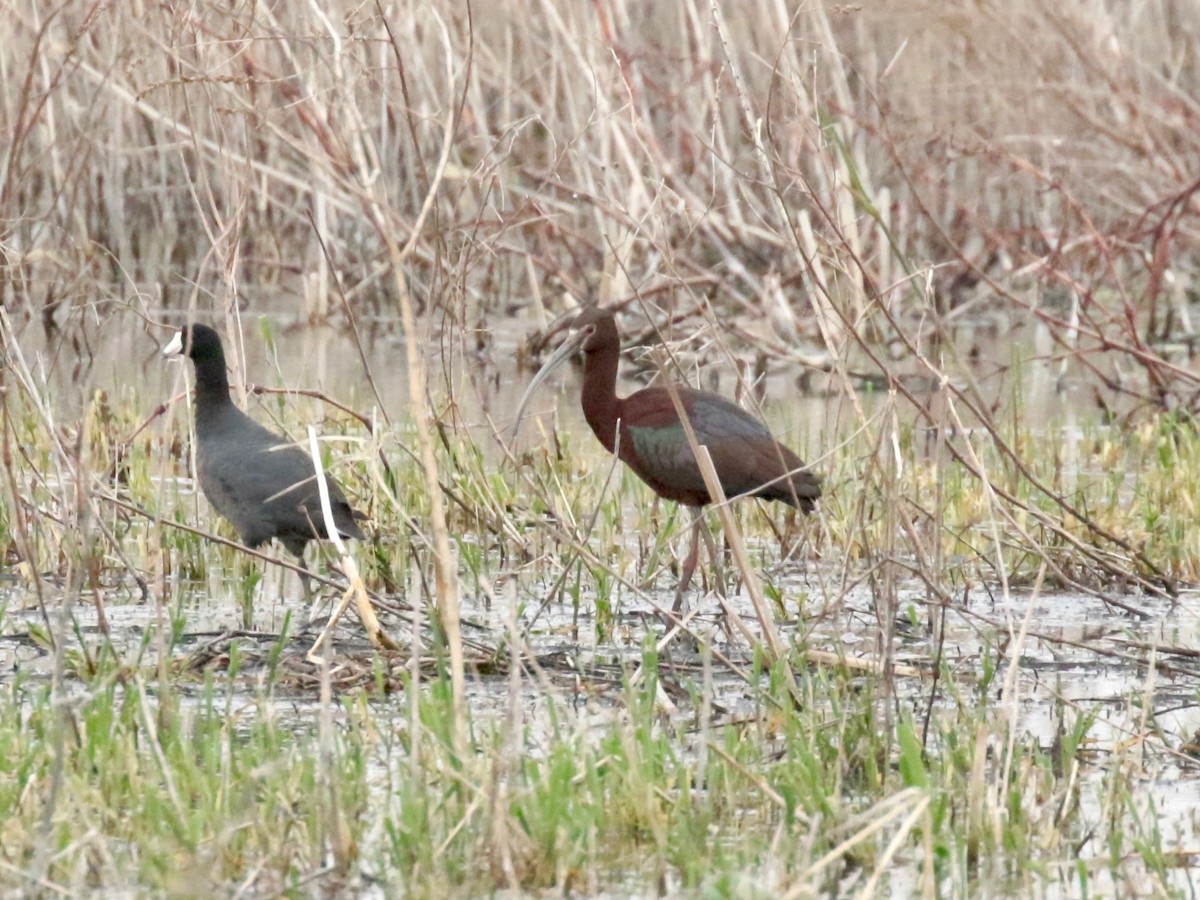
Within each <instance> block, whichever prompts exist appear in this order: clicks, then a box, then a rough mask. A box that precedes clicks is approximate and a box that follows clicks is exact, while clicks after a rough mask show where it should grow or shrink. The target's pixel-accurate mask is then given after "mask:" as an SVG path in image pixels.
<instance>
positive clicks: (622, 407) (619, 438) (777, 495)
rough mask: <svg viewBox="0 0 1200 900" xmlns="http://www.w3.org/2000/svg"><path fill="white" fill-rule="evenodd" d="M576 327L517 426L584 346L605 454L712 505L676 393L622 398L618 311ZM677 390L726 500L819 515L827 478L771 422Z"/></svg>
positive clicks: (659, 489) (586, 404)
mask: <svg viewBox="0 0 1200 900" xmlns="http://www.w3.org/2000/svg"><path fill="white" fill-rule="evenodd" d="M572 329H573V331H574V333H573V334H572V336H571V337H570V338H568V339H567V340H566V341H565V342H564V343H563V345H562V346H561V347H559V348H558V350H557V351H555V353H554V354H553V355H552V356H551V357H550V358H549V359H548V360H546V363H545V365H543V366H542V368H541V369H540V370H539V371H538V373H537V374H536V375H535V376H534V377H533V381H532V382H530V385H529V387H528V389H526V391H525V396H524V397H523V398H522V400H521V404H520V406H519V408H518V411H517V422H518V423H520V420H521V415H522V414H523V413H524V410H525V406H526V404H527V403H528V401H529V398H530V396H531V395H532V394H533V391H534V390H535V389H536V388H537V386H538V385H540V384H541V383H542V381H544V380H545V378H546V377H547V376H548V375H549V374H550V372H551V371H553V370H554V369H555V368H557V367H558V366H559V365H560V364H561V363H563V362H564V361H565V360H567V359H569V358H570V357H571V356H572V355H573V354H574V353H575V352H576V351H577V350H580V349H582V350H583V354H584V361H583V394H582V403H583V415H584V418H586V419H587V422H588V425H590V426H591V428H592V431H593V432H595V434H596V437H597V438H599V439H600V443H602V444H603V445H604V447H605V449H607V450H608V451H609V452H610V453H614V452H615V453H616V454H617V455H618V457H619V458H620V459H621V461H622V462H624V463H625V464H626V465H627V466H629V468H631V469H633V471H634V472H635V473H636V474H637V476H638V477H639V478H641V479H642V481H644V482H646V484H648V485H650V487H651V488H652V489H653V490H654V492H655V493H656V494H658V495H659V496H660V497H663V498H664V499H667V500H674V501H676V502H678V503H682V504H684V505H686V506H689V507H693V508H695V509H697V510H698V509H700V508H701V507H703V506H704V505H705V504H707V503H711V502H712V497H711V496H710V495H709V492H708V488H707V487H705V484H704V477H703V475H702V474H701V471H700V466H699V464H698V463H697V462H696V457H695V454H694V453H693V452H692V447H691V444H690V443H689V441H688V438H687V434H686V433H685V431H684V428H683V423H682V422H681V421H680V418H679V413H678V411H677V409H676V406H675V402H674V400H672V397H671V393H672V389H669V388H667V387H666V386H665V385H655V386H653V387H648V388H644V389H643V390H640V391H638V392H636V393H634V394H631V395H630V396H628V397H623V398H622V397H618V396H617V364H618V360H619V356H620V350H621V338H620V334H619V333H618V332H617V323H616V320H615V318H614V317H613V314H612V312H611V311H609V310H606V309H601V308H599V307H593V308H590V309H587V310H585V311H583V312H582V313H580V314H579V315H578V316H577V317H576V318H575V320H574V322H573V323H572ZM673 390H674V392H675V394H676V395H677V396H678V398H679V401H680V404H681V405H682V407H683V409H684V411H685V412H686V414H687V417H688V421H689V422H690V423H691V426H692V431H693V432H694V434H695V436H696V442H697V443H698V444H699V445H701V446H703V447H707V448H708V453H709V455H710V457H711V458H712V463H713V468H714V470H715V471H716V474H717V479H718V481H720V483H721V488H722V489H723V490H724V492H725V495H726V497H736V496H739V495H751V496H755V497H764V498H766V499H768V500H779V501H781V502H783V503H787V504H789V505H791V506H794V507H796V508H798V509H800V510H801V511H802V512H806V513H807V512H812V510H813V508H814V506H815V504H816V501H817V499H818V498H819V497H820V496H821V484H820V481H819V480H818V479H817V477H816V476H815V475H814V474H813V473H812V472H810V471H809V470H808V469H807V468H806V467H805V465H804V463H803V462H802V461H801V460H800V457H798V456H797V455H796V454H795V453H793V452H792V451H791V450H789V449H788V448H787V447H785V446H784V445H783V444H781V443H779V442H778V441H776V440H775V439H774V438H773V437H771V432H770V431H769V430H768V429H767V426H766V425H764V424H763V423H762V422H760V421H759V420H758V419H757V418H755V417H754V416H752V415H751V414H750V413H748V412H746V411H745V410H744V409H742V408H741V407H739V406H737V405H736V404H734V403H731V402H730V401H728V400H726V399H725V398H724V397H720V396H718V395H717V394H711V393H708V392H707V391H698V390H695V389H694V388H689V387H684V386H682V385H675V386H673ZM699 527H700V519H699V516H697V517H696V522H695V524H694V526H693V534H692V544H691V550H690V552H689V553H688V557H687V559H686V560H685V562H684V567H683V572H682V574H681V576H680V589H679V590H680V596H682V592H683V591H684V590H685V589H686V588H687V585H688V583H689V582H690V580H691V577H692V573H693V571H694V570H695V567H696V557H697V554H698V550H699ZM676 605H677V606H678V600H677V602H676Z"/></svg>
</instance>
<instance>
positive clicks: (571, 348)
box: [512, 329, 588, 438]
mask: <svg viewBox="0 0 1200 900" xmlns="http://www.w3.org/2000/svg"><path fill="white" fill-rule="evenodd" d="M587 337H588V335H587V333H586V332H585V331H584V330H582V329H581V330H579V331H577V332H575V333H574V334H571V335H569V336H568V337H567V339H566V340H565V341H563V342H562V344H561V345H560V346H559V348H558V349H557V350H555V351H554V352H553V353H552V354H551V355H550V358H549V359H547V360H546V361H545V362H544V363H542V367H541V368H540V369H538V370H537V374H536V375H534V376H533V380H532V381H530V382H529V387H527V388H525V393H524V394H522V395H521V402H520V403H518V404H517V416H516V419H515V420H514V422H513V426H512V437H513V438H516V436H517V433H518V432H519V431H520V430H521V422H522V420H523V419H524V418H525V409H526V407H528V406H529V401H530V400H531V399H532V398H533V394H534V391H536V390H537V389H538V388H539V387H541V384H542V382H543V381H545V380H546V379H547V378H549V377H550V373H551V372H553V371H554V370H555V369H557V368H558V367H559V366H561V365H562V364H563V363H565V362H566V361H567V360H568V359H570V358H571V357H572V356H574V355H575V354H576V353H578V352H579V348H580V347H581V346H583V342H584V341H585V340H587Z"/></svg>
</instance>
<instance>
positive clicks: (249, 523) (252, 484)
mask: <svg viewBox="0 0 1200 900" xmlns="http://www.w3.org/2000/svg"><path fill="white" fill-rule="evenodd" d="M163 355H164V356H182V355H185V356H188V357H189V358H190V359H191V360H192V362H193V363H194V364H195V367H196V469H197V471H196V475H197V478H198V480H199V482H200V489H201V490H202V491H203V492H204V496H205V497H207V498H208V502H209V503H211V504H212V505H213V508H214V509H216V511H217V512H219V513H220V514H221V515H222V516H224V517H225V518H226V519H228V520H229V521H230V522H231V523H232V524H233V527H234V528H235V529H237V533H238V534H239V535H240V536H241V539H242V542H243V543H244V544H245V545H246V546H247V547H258V546H259V545H261V544H264V543H266V542H267V541H269V540H270V539H271V538H278V539H279V542H280V543H281V544H283V546H284V547H286V548H287V549H288V550H289V551H290V552H291V553H293V554H295V555H296V556H297V557H299V558H300V560H301V562H303V559H304V547H305V545H307V544H308V542H309V541H310V540H314V539H317V540H324V539H327V538H328V536H329V535H328V533H327V532H326V531H325V525H324V517H323V516H322V514H321V499H320V494H319V492H318V490H317V480H316V474H315V473H314V471H313V464H312V459H311V458H310V457H309V455H308V454H307V453H305V452H304V451H302V450H301V449H299V448H298V447H296V446H295V445H294V444H292V443H290V442H289V441H287V440H286V439H285V438H283V437H281V436H280V435H277V434H274V433H273V432H271V431H268V430H267V429H266V428H264V427H263V426H261V425H259V424H258V423H257V422H255V421H254V420H253V419H251V418H250V417H249V416H248V415H246V414H245V413H244V412H242V411H241V410H240V409H238V408H237V407H236V406H234V404H233V400H232V399H230V396H229V378H228V376H227V375H226V372H225V350H224V348H223V347H222V346H221V338H220V337H219V336H218V335H217V333H216V332H215V331H214V330H213V329H211V328H209V327H208V326H207V325H191V326H187V327H185V328H183V329H181V330H180V331H179V332H178V333H177V334H176V335H175V337H174V339H173V340H172V341H171V343H170V344H168V345H167V346H166V347H165V348H163ZM325 481H326V484H328V486H329V505H330V508H331V509H332V511H333V521H334V525H335V526H336V527H337V530H338V532H339V533H340V534H341V535H342V536H343V537H348V538H361V537H362V536H363V534H362V531H361V530H359V527H358V523H357V522H356V521H355V520H356V519H362V518H365V516H364V515H363V514H362V513H360V512H358V511H357V510H355V509H353V508H351V506H350V504H349V503H348V502H346V497H345V495H344V494H343V493H342V490H341V488H339V487H338V485H337V484H336V483H335V482H334V480H333V479H332V478H331V477H329V475H328V474H326V476H325ZM305 587H306V589H307V584H306V585H305Z"/></svg>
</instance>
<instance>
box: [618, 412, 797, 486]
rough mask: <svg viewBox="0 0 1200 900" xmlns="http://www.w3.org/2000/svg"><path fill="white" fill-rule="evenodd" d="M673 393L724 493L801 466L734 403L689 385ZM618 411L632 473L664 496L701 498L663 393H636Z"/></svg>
mask: <svg viewBox="0 0 1200 900" xmlns="http://www.w3.org/2000/svg"><path fill="white" fill-rule="evenodd" d="M678 392H679V399H680V401H681V402H682V404H683V406H684V409H686V410H687V412H688V419H689V421H690V422H691V425H692V430H693V431H694V432H695V435H696V441H697V442H698V443H699V444H701V445H702V446H704V447H707V448H708V452H709V454H710V456H711V457H712V461H713V467H714V469H715V470H716V473H717V478H718V480H719V481H720V482H721V486H722V488H723V489H724V491H725V493H726V495H727V496H735V495H737V494H744V493H748V492H752V491H757V490H758V489H759V488H762V487H763V485H766V484H768V483H771V482H775V481H777V480H778V479H781V478H784V477H785V476H786V473H788V472H789V471H791V470H792V469H796V468H799V467H800V466H802V465H803V463H801V462H800V459H799V458H798V457H797V456H796V455H795V454H794V453H792V452H791V451H790V450H788V449H787V448H786V447H784V446H783V445H781V444H779V443H778V442H776V441H775V440H774V439H773V438H772V437H771V433H770V431H769V430H768V428H767V426H766V425H764V424H763V423H762V422H760V421H759V420H758V419H756V418H755V417H754V416H752V415H751V414H750V413H748V412H746V411H745V410H744V409H742V408H741V407H739V406H737V405H736V404H734V403H731V402H730V401H728V400H726V399H724V398H723V397H719V396H717V395H715V394H708V393H705V392H703V391H696V390H692V389H690V388H680V389H678ZM622 412H623V414H624V420H625V422H626V424H625V427H624V429H623V431H624V432H625V435H627V436H628V439H629V440H630V442H631V443H632V445H633V446H632V447H631V448H627V449H626V450H624V451H623V452H622V454H621V455H622V457H623V458H625V459H626V461H627V462H628V463H629V464H630V465H631V466H632V468H633V469H634V471H636V472H637V473H638V475H640V476H641V477H642V478H643V479H644V480H645V481H646V482H647V483H649V484H650V485H651V487H654V488H655V489H656V490H658V491H659V493H662V494H664V496H668V497H676V498H679V499H685V498H686V497H691V498H694V502H705V500H707V499H708V491H707V489H706V488H705V485H704V478H703V476H702V475H701V474H700V467H699V465H698V464H697V462H696V458H695V455H694V454H693V452H692V448H691V446H690V444H689V443H688V439H687V435H686V433H685V432H684V430H683V425H682V423H681V422H680V420H679V416H678V414H677V411H676V408H675V405H674V403H673V402H672V400H671V397H670V394H669V392H668V391H667V390H666V389H665V388H650V389H647V390H645V391H640V392H638V393H637V394H634V395H633V396H632V397H630V398H629V399H628V400H627V401H626V403H625V408H624V409H623V410H622ZM779 493H780V494H781V495H782V496H781V497H780V499H783V498H784V497H785V496H787V494H786V491H780V492H779ZM775 494H776V491H773V490H768V491H767V492H765V495H769V496H774V495H775Z"/></svg>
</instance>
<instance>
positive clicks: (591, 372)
mask: <svg viewBox="0 0 1200 900" xmlns="http://www.w3.org/2000/svg"><path fill="white" fill-rule="evenodd" d="M618 348H619V344H614V345H613V346H612V348H611V349H610V348H608V347H602V348H601V349H599V350H595V351H592V352H591V353H588V354H587V355H586V356H584V359H583V416H584V418H585V419H587V423H588V425H590V426H591V427H592V431H593V432H595V434H596V437H597V438H599V439H600V443H602V444H603V445H604V448H605V449H606V450H607V451H608V452H609V453H612V452H614V451H615V448H616V446H617V420H618V418H619V416H620V405H621V401H620V400H619V399H618V398H617V361H618V358H617V357H618Z"/></svg>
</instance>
